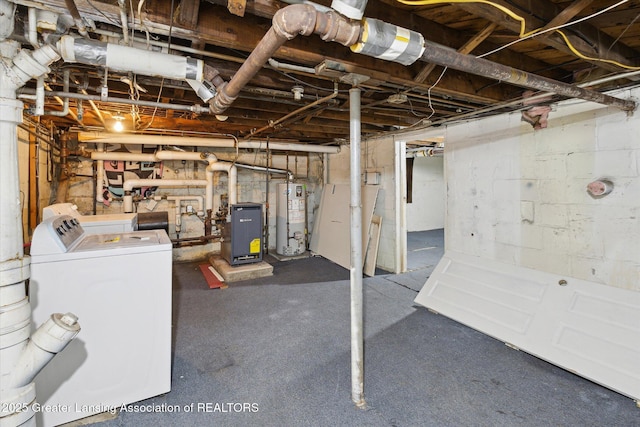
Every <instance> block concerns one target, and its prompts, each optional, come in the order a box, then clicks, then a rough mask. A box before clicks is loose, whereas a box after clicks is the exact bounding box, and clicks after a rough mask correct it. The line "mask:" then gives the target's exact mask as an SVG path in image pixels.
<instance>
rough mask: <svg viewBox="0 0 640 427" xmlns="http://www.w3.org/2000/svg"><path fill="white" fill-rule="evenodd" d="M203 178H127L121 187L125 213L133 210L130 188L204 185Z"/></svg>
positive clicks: (205, 181) (205, 182)
mask: <svg viewBox="0 0 640 427" xmlns="http://www.w3.org/2000/svg"><path fill="white" fill-rule="evenodd" d="M206 186H207V180H204V179H128V180H126V181H125V182H124V184H123V186H122V188H123V190H124V192H125V194H124V198H123V208H124V212H125V213H131V212H133V195H131V190H133V189H134V188H140V187H206ZM127 193H128V194H127Z"/></svg>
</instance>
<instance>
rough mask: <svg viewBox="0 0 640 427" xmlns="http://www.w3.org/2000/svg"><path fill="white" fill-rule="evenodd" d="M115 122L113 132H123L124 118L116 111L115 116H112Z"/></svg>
mask: <svg viewBox="0 0 640 427" xmlns="http://www.w3.org/2000/svg"><path fill="white" fill-rule="evenodd" d="M113 119H114V120H115V122H114V123H113V130H114V131H115V132H122V131H123V130H124V123H123V122H124V116H123V115H122V114H120V112H119V111H118V112H117V113H116V115H115V116H113Z"/></svg>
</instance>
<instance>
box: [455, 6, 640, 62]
mask: <svg viewBox="0 0 640 427" xmlns="http://www.w3.org/2000/svg"><path fill="white" fill-rule="evenodd" d="M495 2H496V3H498V4H500V5H502V6H504V7H506V8H509V9H511V10H513V9H514V3H515V5H516V7H517V8H519V10H517V13H518V14H519V15H520V16H522V17H523V18H524V19H525V22H526V31H532V30H534V29H538V28H542V27H544V26H545V25H547V22H550V21H551V20H552V19H553V18H554V17H555V16H557V15H558V13H559V12H560V10H558V8H557V7H556V6H555V4H553V3H551V2H549V1H547V0H536V2H535V6H532V8H535V12H536V14H535V16H534V15H532V14H531V13H528V12H526V11H527V10H529V7H528V5H529V4H530V3H526V2H525V1H521V0H514V3H507V2H505V1H503V0H495ZM520 3H522V4H520ZM456 6H458V7H460V8H461V9H463V10H465V11H467V12H468V13H471V14H473V15H476V16H480V17H482V18H484V19H487V20H489V21H492V22H495V23H496V24H498V25H500V26H501V27H504V28H507V29H509V30H510V31H513V32H515V33H516V34H519V33H520V23H519V22H517V21H515V20H513V19H511V18H510V17H508V16H507V15H505V14H504V13H503V12H501V11H500V10H498V9H496V8H495V7H492V6H488V5H485V4H478V3H456ZM539 16H542V17H544V19H546V21H545V20H542V19H540V18H539ZM574 30H577V31H579V32H581V33H582V34H581V36H578V35H576V33H574V32H573V31H574ZM566 34H567V37H568V38H569V41H570V42H571V44H572V45H573V46H574V47H575V48H576V49H577V50H578V51H579V52H581V53H582V54H584V55H587V56H590V57H601V58H604V59H608V60H613V61H618V62H620V63H623V64H628V65H631V66H637V65H640V63H638V61H636V63H629V61H628V59H627V58H634V57H637V56H638V52H637V51H635V50H634V49H630V48H628V47H626V46H623V45H620V44H615V45H614V46H613V47H612V48H611V50H608V47H609V46H611V45H612V44H613V41H614V40H613V38H612V37H610V36H608V35H607V34H605V33H603V32H601V31H599V30H597V29H596V28H593V27H591V26H590V25H588V24H585V23H582V24H577V25H576V26H572V27H571V30H570V31H569V30H568V31H567V32H566ZM585 38H586V39H588V40H589V42H588V41H585ZM541 42H542V43H544V44H547V45H549V46H551V47H553V48H555V49H557V50H559V51H561V52H565V53H567V54H568V55H571V56H572V57H575V54H574V53H573V52H572V51H571V49H569V47H568V46H567V45H566V43H565V42H564V40H563V39H562V38H561V37H560V36H559V35H558V34H552V35H550V36H549V37H545V38H542V39H541ZM588 62H590V63H592V64H594V65H596V66H598V67H602V68H605V69H608V70H612V71H620V70H621V68H620V67H618V66H615V65H613V64H610V63H606V62H602V61H588Z"/></svg>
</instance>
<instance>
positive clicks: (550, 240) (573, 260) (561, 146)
mask: <svg viewBox="0 0 640 427" xmlns="http://www.w3.org/2000/svg"><path fill="white" fill-rule="evenodd" d="M616 96H619V97H623V98H627V97H629V96H634V97H635V98H636V99H638V98H639V97H640V90H638V89H636V90H634V91H623V92H619V93H617V94H616ZM438 134H440V135H441V134H442V130H439V131H438ZM445 147H446V150H445V176H446V180H447V184H448V191H447V212H448V213H447V221H446V248H447V250H455V251H458V252H463V253H467V254H472V255H477V256H481V257H486V258H489V259H494V260H498V261H502V262H506V263H509V264H514V265H519V266H523V267H529V268H534V269H538V270H542V271H546V272H550V273H556V274H559V275H563V276H570V277H576V278H579V279H584V280H589V281H593V282H596V283H602V284H606V285H610V286H615V287H620V288H625V289H631V290H638V291H640V115H638V114H637V113H636V114H635V115H632V116H627V115H626V114H625V113H624V112H621V111H619V110H617V109H614V108H606V107H604V106H601V105H596V104H592V103H586V102H581V101H576V100H572V101H566V102H563V103H561V104H559V105H558V106H557V108H556V109H555V111H553V112H551V114H550V118H549V127H548V128H547V129H542V130H537V131H534V130H533V129H532V128H531V127H530V126H529V125H528V124H526V123H524V122H521V121H520V115H519V114H518V113H513V114H507V115H501V116H497V117H492V118H487V119H483V120H478V121H474V122H470V123H465V124H460V125H452V126H448V127H447V128H446V130H445ZM600 178H606V179H608V180H610V181H612V182H613V183H614V190H613V192H612V193H611V194H609V195H607V196H605V197H602V198H594V197H592V196H590V195H589V194H588V193H587V191H586V187H587V184H588V183H590V182H591V181H594V180H597V179H600Z"/></svg>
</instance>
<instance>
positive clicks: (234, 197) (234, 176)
mask: <svg viewBox="0 0 640 427" xmlns="http://www.w3.org/2000/svg"><path fill="white" fill-rule="evenodd" d="M214 172H227V173H228V174H229V182H228V185H229V206H231V205H235V204H237V203H238V168H237V167H236V165H235V164H233V163H230V162H215V163H211V164H209V166H207V169H206V174H207V182H210V183H211V184H210V185H211V187H212V188H211V191H210V193H211V194H213V174H214ZM206 208H207V209H210V207H209V206H207V207H206Z"/></svg>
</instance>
